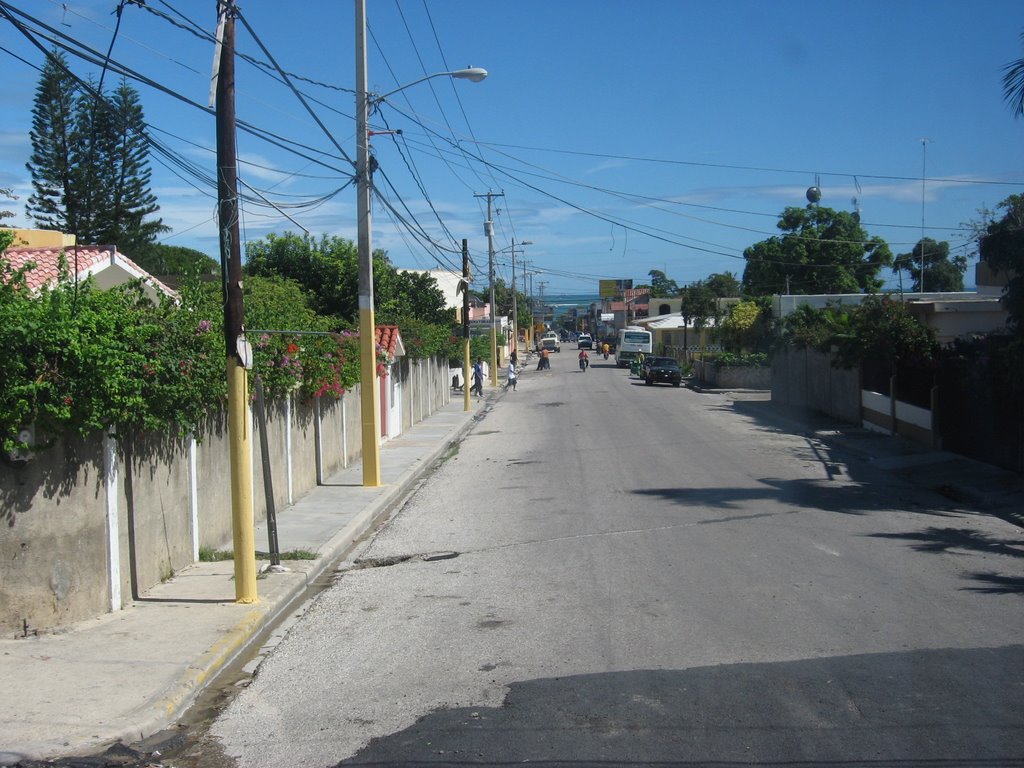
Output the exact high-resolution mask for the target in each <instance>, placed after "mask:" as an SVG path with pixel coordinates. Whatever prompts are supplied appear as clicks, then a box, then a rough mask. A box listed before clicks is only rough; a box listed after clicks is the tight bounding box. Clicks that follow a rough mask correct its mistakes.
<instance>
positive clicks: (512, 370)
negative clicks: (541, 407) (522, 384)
mask: <svg viewBox="0 0 1024 768" xmlns="http://www.w3.org/2000/svg"><path fill="white" fill-rule="evenodd" d="M518 374H519V372H518V371H517V370H516V364H515V363H513V362H512V361H511V360H509V361H508V381H506V382H505V389H508V388H509V387H512V391H513V392H515V391H516V378H517V377H518Z"/></svg>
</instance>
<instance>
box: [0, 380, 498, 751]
mask: <svg viewBox="0 0 1024 768" xmlns="http://www.w3.org/2000/svg"><path fill="white" fill-rule="evenodd" d="M493 391H495V390H489V392H493ZM486 402H487V400H486V399H485V400H483V401H477V400H476V399H473V401H472V402H471V410H470V411H468V412H467V411H465V410H464V400H463V396H462V394H461V393H457V394H455V396H454V397H453V399H452V402H451V403H449V404H448V405H447V406H445V407H443V408H441V409H440V410H439V411H437V412H436V413H434V414H433V415H431V416H430V417H429V418H428V419H425V420H424V421H422V422H420V423H419V424H416V425H415V426H413V427H412V428H411V429H410V430H409V431H407V432H406V433H405V434H403V435H401V436H400V437H398V438H396V439H394V440H390V441H388V442H386V443H384V444H383V445H382V446H381V451H380V456H381V479H382V485H381V486H380V487H378V488H364V487H363V486H362V465H361V464H360V463H354V464H353V465H351V466H349V467H348V468H346V469H343V470H341V471H340V472H338V473H336V474H335V475H334V476H332V477H331V478H329V479H328V480H327V482H326V483H325V484H324V485H321V486H318V487H316V488H314V489H312V490H311V491H310V492H309V493H307V494H306V495H305V496H303V497H302V498H301V499H299V500H298V501H297V502H296V503H295V504H293V505H292V506H291V507H288V508H286V509H284V510H281V511H280V512H279V513H278V541H279V545H280V550H281V551H282V552H288V551H292V550H310V551H314V552H316V553H317V554H318V557H317V559H315V560H298V561H287V562H285V563H284V565H285V566H286V567H287V568H288V569H289V570H287V571H285V572H282V573H267V574H266V575H263V576H261V577H260V579H259V580H258V582H257V590H258V600H257V602H256V603H254V604H251V605H240V604H236V603H235V602H234V598H235V588H234V584H233V578H234V565H233V563H232V562H231V561H226V562H213V563H205V562H200V563H196V564H194V565H192V566H189V567H188V568H186V569H185V570H183V571H181V572H179V573H177V574H175V575H174V577H173V578H172V579H170V580H168V581H167V582H165V583H163V584H160V585H159V586H157V587H154V588H153V589H151V590H150V591H149V592H147V593H146V594H145V595H143V596H142V598H141V599H139V600H138V601H136V602H134V603H132V604H131V605H129V606H128V607H126V608H124V609H123V610H121V611H118V612H116V613H111V614H107V615H105V616H102V617H100V618H97V619H94V620H91V621H88V622H82V623H80V624H77V625H75V626H74V627H72V628H70V629H68V630H67V631H63V632H59V633H52V634H44V635H40V636H38V637H35V636H30V637H27V638H18V639H14V638H10V637H8V638H4V639H0V679H2V680H3V681H4V689H5V690H6V692H7V704H6V705H5V706H4V708H3V712H2V713H0V765H12V764H16V763H17V762H18V761H19V760H20V759H26V758H35V759H41V758H44V757H53V756H57V755H70V754H86V753H91V752H94V751H96V750H98V749H101V748H103V747H105V746H107V745H108V744H110V743H111V742H114V741H117V740H123V741H125V742H129V743H130V742H134V741H137V740H139V739H141V738H145V737H148V736H150V735H152V734H153V733H156V732H157V731H159V730H161V729H163V728H165V727H166V726H168V725H169V724H171V723H173V722H174V721H175V720H176V719H177V718H178V717H179V716H180V715H181V714H182V713H183V712H184V711H185V710H186V709H187V708H188V706H189V705H190V704H191V703H192V702H193V701H194V700H195V698H196V697H197V695H198V694H199V693H200V692H201V691H202V690H203V689H204V687H205V686H206V685H208V684H209V683H210V682H211V681H212V680H213V679H214V678H215V676H216V675H217V673H218V672H220V671H221V670H223V669H224V668H225V667H226V666H227V665H229V664H230V663H231V662H232V661H234V660H235V659H236V658H238V657H239V656H240V654H242V652H243V651H245V650H247V649H248V648H249V647H250V646H251V645H252V644H253V643H254V641H255V640H256V639H258V638H259V637H260V636H261V634H262V633H263V631H264V630H266V629H268V628H269V627H271V626H272V625H273V624H274V623H275V622H276V621H277V620H278V619H280V618H281V617H282V615H283V614H284V613H285V612H287V611H289V610H292V609H293V608H295V607H296V606H297V605H298V604H299V603H300V601H301V600H303V599H304V597H305V596H306V594H307V587H308V586H309V585H310V584H311V583H312V582H314V581H315V580H316V579H317V578H318V577H320V576H321V575H324V576H325V578H326V577H327V576H329V574H324V571H325V570H326V569H328V568H329V567H330V566H331V565H332V564H333V563H334V562H336V561H337V560H338V559H339V558H340V557H342V556H343V555H344V554H345V553H346V552H347V551H348V550H349V549H350V548H351V547H352V545H353V543H354V542H355V541H356V540H358V538H359V537H360V536H362V535H363V534H364V533H366V531H367V530H369V529H370V527H371V526H372V525H373V523H374V521H375V520H376V519H378V518H379V516H380V515H381V514H382V513H384V512H385V511H386V510H387V509H388V508H389V507H390V506H391V505H392V504H394V503H395V502H396V501H397V500H399V499H400V498H401V497H402V495H403V494H405V493H406V492H407V491H408V490H409V489H410V488H411V487H412V485H413V484H414V483H415V482H416V481H417V479H418V478H419V477H420V476H421V475H422V474H423V473H424V472H425V471H426V470H428V469H429V468H430V467H431V466H432V465H433V464H434V462H435V461H436V460H437V459H438V458H440V457H441V456H443V455H444V453H445V452H446V451H448V450H449V448H450V446H451V445H452V444H453V443H455V442H456V441H457V440H458V439H459V438H460V436H461V434H462V433H463V432H464V431H465V430H466V429H467V428H468V427H469V426H470V424H471V423H472V419H473V418H474V417H475V416H476V415H478V414H479V413H481V412H482V409H483V408H484V407H485V404H486ZM267 541H268V538H267V529H266V525H265V524H263V525H260V526H257V529H256V549H257V550H258V551H264V552H265V551H267V550H268V549H269V546H268V544H267ZM260 565H265V563H260Z"/></svg>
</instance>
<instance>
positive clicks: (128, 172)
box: [96, 82, 169, 255]
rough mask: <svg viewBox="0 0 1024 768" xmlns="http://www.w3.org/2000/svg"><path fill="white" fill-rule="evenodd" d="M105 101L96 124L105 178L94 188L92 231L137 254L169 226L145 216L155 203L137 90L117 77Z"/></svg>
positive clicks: (154, 210) (100, 163)
mask: <svg viewBox="0 0 1024 768" xmlns="http://www.w3.org/2000/svg"><path fill="white" fill-rule="evenodd" d="M106 106H107V109H106V110H104V112H103V114H102V115H101V116H99V118H98V123H97V124H98V127H99V132H98V133H99V135H100V136H101V140H100V142H99V144H100V146H99V147H97V158H98V162H97V164H96V165H97V167H98V168H99V169H100V171H101V174H102V177H103V178H104V179H106V180H107V183H105V184H104V185H103V186H102V189H101V190H97V192H98V193H101V197H102V200H103V208H102V214H101V215H100V216H99V217H98V218H97V224H96V226H97V233H96V236H97V239H98V241H99V242H104V243H116V244H117V245H118V247H119V248H120V249H121V250H122V251H123V252H124V253H126V254H128V255H132V254H138V253H141V252H142V251H144V250H146V249H148V247H149V246H150V245H152V244H153V242H154V241H155V240H156V236H157V235H158V234H160V233H161V232H167V231H168V230H169V227H167V226H165V225H164V223H163V221H162V220H161V219H150V220H147V218H146V217H148V216H151V215H152V214H154V213H156V212H157V211H158V210H160V206H159V205H157V201H156V197H155V196H154V195H153V194H152V192H151V191H150V189H149V180H150V170H149V166H148V162H147V161H148V157H149V143H148V141H147V138H146V132H145V131H146V124H145V120H144V119H143V114H142V106H141V105H140V104H139V96H138V93H137V92H136V91H135V89H133V88H132V87H131V86H129V85H128V83H127V82H122V83H121V85H120V87H119V88H118V89H117V90H116V91H114V93H113V95H112V96H111V98H110V99H109V100H108V101H107V102H106Z"/></svg>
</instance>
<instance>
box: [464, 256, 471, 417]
mask: <svg viewBox="0 0 1024 768" xmlns="http://www.w3.org/2000/svg"><path fill="white" fill-rule="evenodd" d="M469 280H470V274H469V241H468V240H466V239H465V238H463V240H462V398H463V410H465V411H468V410H469V407H470V396H469V366H470V359H469Z"/></svg>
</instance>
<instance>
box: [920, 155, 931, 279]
mask: <svg viewBox="0 0 1024 768" xmlns="http://www.w3.org/2000/svg"><path fill="white" fill-rule="evenodd" d="M929 141H931V139H929V138H923V139H921V285H919V286H918V293H924V179H925V169H926V168H927V167H928V166H927V163H928V142H929Z"/></svg>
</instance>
